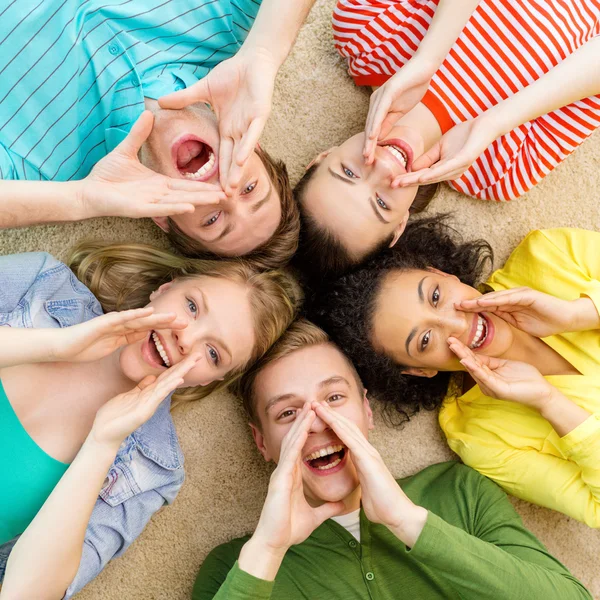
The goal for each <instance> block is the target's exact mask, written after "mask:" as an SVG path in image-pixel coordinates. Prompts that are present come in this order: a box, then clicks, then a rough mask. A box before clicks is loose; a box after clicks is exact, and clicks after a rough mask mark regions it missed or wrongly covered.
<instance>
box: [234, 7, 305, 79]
mask: <svg viewBox="0 0 600 600" xmlns="http://www.w3.org/2000/svg"><path fill="white" fill-rule="evenodd" d="M314 3H315V0H294V1H293V2H282V1H281V0H263V2H262V4H261V7H260V9H259V11H258V15H257V17H256V20H255V22H254V25H252V27H251V29H250V33H249V34H248V37H247V38H246V41H245V42H244V44H243V46H242V48H241V50H240V52H252V53H257V52H258V53H261V52H262V53H265V54H267V55H268V56H270V57H271V58H273V60H274V61H275V62H276V64H277V67H280V66H281V65H282V64H283V61H284V60H285V59H286V58H287V55H288V54H289V53H290V50H291V49H292V46H293V44H294V41H295V40H296V36H297V35H298V31H299V30H300V27H301V25H302V23H304V20H305V19H306V16H307V15H308V13H309V12H310V9H311V8H312V6H313V4H314Z"/></svg>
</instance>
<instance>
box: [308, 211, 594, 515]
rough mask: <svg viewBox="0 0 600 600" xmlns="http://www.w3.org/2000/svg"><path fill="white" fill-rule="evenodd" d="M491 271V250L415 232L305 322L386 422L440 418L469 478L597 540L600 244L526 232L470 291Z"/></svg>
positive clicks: (328, 291) (423, 226)
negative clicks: (556, 515) (562, 517)
mask: <svg viewBox="0 0 600 600" xmlns="http://www.w3.org/2000/svg"><path fill="white" fill-rule="evenodd" d="M490 263H491V248H490V246H489V244H487V242H485V241H483V240H477V241H471V242H465V241H463V240H462V239H461V238H460V236H459V234H458V232H456V231H455V230H454V229H452V228H451V227H449V226H448V225H447V224H446V223H445V219H444V218H443V217H431V218H427V219H422V220H416V221H414V222H412V223H409V225H408V227H407V229H406V232H405V235H404V236H403V238H402V240H401V241H400V243H399V244H398V245H396V246H395V247H394V248H390V249H388V250H387V251H385V252H384V253H382V254H381V255H380V256H378V257H376V258H375V259H373V260H372V261H371V262H369V263H367V264H365V265H364V267H362V268H360V269H358V270H356V271H355V272H353V273H350V274H348V275H346V276H343V277H341V278H339V280H338V281H336V282H331V283H330V284H324V285H323V286H322V288H321V290H320V293H319V299H318V301H317V302H318V304H317V305H315V306H314V308H313V311H314V314H313V318H314V319H315V320H316V321H317V322H318V323H319V324H320V325H321V326H322V327H324V328H325V330H326V331H327V332H328V333H329V334H330V335H331V336H332V337H333V338H334V339H335V340H336V342H337V343H339V344H340V346H341V347H343V348H344V349H345V350H346V352H348V354H349V356H350V357H351V358H352V359H353V360H354V362H355V364H356V366H357V368H358V371H359V373H360V374H361V376H362V377H363V378H364V381H365V383H366V385H367V386H368V388H369V389H370V390H371V392H372V393H374V394H375V396H376V397H377V398H378V399H380V400H382V401H384V402H386V403H387V404H388V406H389V407H390V409H392V411H393V409H394V407H396V408H397V409H398V411H400V412H399V414H400V415H401V416H405V415H406V414H410V413H412V412H414V411H415V410H418V409H419V408H429V409H433V408H437V407H438V406H441V410H440V414H439V422H440V425H441V427H442V429H443V431H444V433H445V434H446V437H447V439H448V444H449V445H450V448H451V449H452V450H453V451H454V452H456V453H457V454H458V455H459V456H460V457H461V458H462V460H463V461H464V462H465V464H467V465H469V466H471V467H473V468H474V469H477V470H478V471H480V472H481V473H483V474H484V475H486V476H487V477H489V478H491V479H493V480H494V481H496V482H497V483H498V484H499V485H501V486H502V487H503V488H504V489H505V490H506V491H507V492H509V493H511V494H514V495H515V496H517V497H519V498H522V499H524V500H528V501H529V502H533V503H534V504H539V505H541V506H545V507H547V508H551V509H553V510H558V511H560V512H562V513H565V514H566V515H569V516H571V517H573V518H575V519H577V520H579V521H583V522H584V523H586V524H587V525H589V526H590V527H600V233H598V232H594V231H585V230H582V229H547V230H542V231H533V232H531V233H530V234H529V235H527V237H526V238H525V239H524V240H523V241H522V242H521V243H520V244H519V245H518V246H517V248H516V249H515V250H514V252H513V253H512V254H511V255H510V257H509V259H508V260H507V261H506V263H505V264H504V266H503V267H502V268H501V269H499V270H498V271H496V272H494V273H493V274H492V275H491V277H489V278H488V279H487V281H486V282H485V284H483V285H481V286H479V287H478V288H477V287H474V286H477V284H478V283H479V282H481V281H482V280H483V279H484V277H483V276H484V273H485V271H486V267H487V266H489V265H490ZM482 293H483V295H482ZM453 373H454V374H455V375H452V374H453Z"/></svg>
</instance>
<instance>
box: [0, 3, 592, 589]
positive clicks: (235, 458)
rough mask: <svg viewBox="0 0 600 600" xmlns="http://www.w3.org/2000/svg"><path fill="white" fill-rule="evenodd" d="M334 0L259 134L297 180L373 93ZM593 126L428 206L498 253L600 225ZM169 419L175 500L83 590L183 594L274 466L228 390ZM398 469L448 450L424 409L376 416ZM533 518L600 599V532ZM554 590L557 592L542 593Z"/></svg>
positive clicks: (308, 35)
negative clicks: (551, 155) (529, 188)
mask: <svg viewBox="0 0 600 600" xmlns="http://www.w3.org/2000/svg"><path fill="white" fill-rule="evenodd" d="M333 4H334V0H318V1H317V3H316V6H315V7H314V9H313V11H312V13H311V15H310V16H309V19H308V21H307V23H306V25H305V26H304V28H303V30H302V32H301V34H300V37H299V39H298V42H297V44H296V47H295V49H294V51H293V54H292V56H291V57H290V58H289V60H288V61H287V63H286V64H285V65H284V67H283V69H282V71H281V73H280V75H279V79H278V82H277V91H276V94H275V99H274V105H275V109H274V111H273V116H272V118H271V121H270V123H269V125H268V128H267V132H266V134H265V136H264V139H263V143H264V145H265V147H266V148H267V149H268V150H269V151H272V152H273V153H274V154H276V155H277V156H279V157H281V158H283V159H285V160H286V161H287V162H288V165H289V168H290V171H291V174H292V176H293V179H294V181H295V180H297V179H298V177H299V176H300V174H301V172H302V169H303V166H304V165H305V164H307V163H308V162H309V160H310V159H311V158H312V157H313V155H314V154H315V153H316V152H317V151H320V150H323V149H325V148H327V147H329V146H331V145H334V144H335V143H337V142H339V141H342V140H344V139H346V138H347V137H348V136H350V135H352V134H354V133H356V132H358V131H359V130H360V129H361V127H362V126H363V123H364V117H365V115H366V110H367V106H368V94H367V92H366V91H365V90H358V89H357V88H355V87H354V85H353V84H352V82H351V80H350V79H349V77H348V76H347V75H346V73H345V69H344V65H343V63H342V61H341V60H340V59H339V58H338V57H337V55H336V54H335V52H334V49H333V43H332V39H331V29H330V15H331V10H332V8H333ZM599 166H600V133H596V135H595V136H593V138H592V139H591V140H588V141H587V142H586V143H585V144H584V145H583V146H582V147H581V148H579V150H577V152H576V153H575V155H573V156H571V157H570V158H569V159H568V160H567V161H566V162H565V163H564V164H562V165H561V166H560V167H559V168H558V169H556V171H555V172H553V173H552V174H551V175H550V176H549V177H547V178H546V180H545V181H543V182H542V184H541V185H539V186H538V187H537V188H536V189H535V190H534V191H533V192H531V193H530V194H529V195H528V196H526V197H523V198H520V199H519V200H517V201H514V202H512V203H507V204H493V203H486V202H483V201H481V200H470V199H467V198H464V197H461V196H460V195H459V194H457V193H454V192H451V191H450V190H449V189H448V188H446V187H445V188H444V190H443V192H442V194H441V195H440V196H439V197H438V199H437V200H436V201H435V202H434V205H433V208H434V209H435V210H443V211H447V210H454V209H456V211H457V217H456V221H457V223H458V225H459V226H460V229H461V230H462V231H464V232H465V234H467V235H471V236H483V237H485V238H487V239H488V240H489V241H490V242H491V244H492V246H493V247H494V248H495V250H496V256H497V261H498V262H497V264H498V265H501V264H502V262H503V261H504V259H505V258H506V257H507V255H508V253H509V252H510V251H511V249H512V248H513V247H514V246H515V245H516V244H517V243H518V242H519V241H520V240H521V238H523V236H524V235H525V234H526V233H527V232H528V231H529V230H531V229H536V228H544V227H557V226H572V227H584V228H588V229H596V230H600V209H599V208H598V207H599V202H598V199H599V196H600V174H599V173H598V167H599ZM90 235H93V236H100V237H102V238H107V239H116V240H122V241H124V240H138V241H145V242H147V241H155V242H158V243H161V244H164V241H163V240H161V238H160V236H159V235H158V230H157V229H155V228H154V227H153V226H152V225H151V224H150V223H141V222H133V221H128V220H119V219H105V220H96V221H93V222H91V221H90V222H86V223H82V224H78V225H72V226H56V227H38V228H31V229H26V230H20V231H9V232H2V233H0V252H1V253H2V254H7V253H12V252H25V251H31V250H46V251H49V252H52V253H54V254H55V255H57V256H59V257H60V256H61V255H62V254H63V252H64V250H65V249H66V248H67V247H68V246H69V245H70V244H71V243H73V242H75V241H77V240H78V239H79V238H81V237H84V236H90ZM175 422H176V425H177V430H178V433H179V438H180V440H181V445H182V446H183V450H184V453H185V458H186V471H187V481H186V483H185V485H184V487H183V489H182V490H181V493H180V494H179V497H178V498H177V500H176V501H175V504H174V505H173V506H172V507H170V508H167V509H164V510H163V511H162V512H161V513H160V514H159V515H157V516H156V517H155V518H154V519H153V520H152V522H151V523H150V524H149V526H148V527H147V528H146V530H145V531H144V533H143V534H142V536H141V537H140V538H139V539H138V540H137V542H136V543H135V544H134V545H133V546H132V547H131V548H130V549H129V551H128V552H127V553H126V555H125V556H124V557H122V558H120V559H118V560H115V561H113V562H112V563H111V564H110V565H109V567H108V568H107V569H106V570H105V571H104V573H102V575H101V576H100V577H98V579H97V580H96V581H94V582H93V583H92V584H91V585H90V586H89V587H88V588H87V589H86V590H85V591H84V592H82V593H81V594H80V595H79V596H78V598H81V600H153V599H160V600H163V599H171V598H173V599H177V600H183V599H185V598H189V595H190V590H191V587H192V584H193V581H194V576H195V573H196V571H197V569H198V567H199V566H200V564H201V562H202V560H203V559H204V557H205V556H206V554H207V553H208V552H209V550H210V549H211V548H212V547H213V546H215V545H216V544H219V543H221V542H224V541H226V540H228V539H229V538H231V537H233V536H239V535H242V534H244V533H246V532H248V531H250V530H252V529H253V527H254V525H255V523H256V521H257V519H258V515H259V512H260V508H261V504H262V500H263V497H264V492H265V490H266V486H267V481H268V473H269V469H268V468H267V467H266V465H265V464H263V463H262V459H260V457H259V455H258V453H257V452H255V451H254V448H253V446H252V443H251V440H250V436H249V435H248V430H247V428H246V426H245V424H244V420H243V418H242V416H241V414H240V412H239V410H238V409H237V407H236V404H235V402H234V401H233V399H232V398H231V397H229V396H228V395H226V394H220V395H217V396H214V397H211V398H208V399H206V400H204V401H202V402H201V403H199V404H197V405H195V406H188V407H185V408H183V409H181V410H180V412H179V413H177V414H176V416H175ZM373 441H374V443H375V445H376V446H377V447H378V448H379V449H380V451H381V452H382V454H383V456H384V458H385V460H386V462H387V464H388V465H389V466H390V468H391V471H392V473H393V474H394V475H395V476H404V475H408V474H411V473H414V472H415V471H417V470H419V469H422V468H423V467H425V466H427V465H429V464H431V463H435V462H439V461H443V460H447V459H450V458H452V453H451V452H450V451H449V450H448V448H447V446H446V444H445V443H444V441H443V438H442V435H441V433H440V431H439V429H438V426H437V422H436V419H435V415H434V414H432V413H428V414H422V415H420V416H418V417H417V418H415V419H414V420H412V421H411V422H410V423H409V424H408V425H407V426H406V427H405V428H404V429H402V430H400V431H394V430H391V429H388V428H386V427H385V425H384V424H383V423H382V422H381V419H378V421H377V429H376V431H375V432H374V435H373ZM516 506H517V509H518V511H519V512H520V514H521V515H522V516H523V519H524V521H525V523H526V525H527V526H528V527H530V528H531V529H532V530H533V531H534V532H535V534H536V535H538V537H539V538H540V539H541V540H542V541H543V542H544V543H545V544H546V546H548V548H549V549H550V551H551V552H553V553H554V554H555V555H556V556H557V557H558V558H559V559H560V560H561V561H563V562H564V563H565V564H566V565H567V566H568V567H569V568H570V569H571V570H572V572H573V573H574V574H575V575H576V576H577V577H579V578H580V579H581V580H582V581H583V582H584V583H585V584H586V585H587V586H588V587H589V588H590V589H591V590H592V593H593V594H594V596H595V597H596V598H599V599H600V567H599V563H598V557H599V556H600V532H598V531H595V530H592V529H589V528H588V527H586V526H584V525H582V524H581V523H577V522H575V521H573V520H571V519H569V518H568V517H565V516H563V515H561V514H558V513H553V512H551V511H548V510H544V509H540V508H537V507H535V506H531V505H529V504H527V503H525V502H516ZM548 600H560V599H550V598H549V599H548Z"/></svg>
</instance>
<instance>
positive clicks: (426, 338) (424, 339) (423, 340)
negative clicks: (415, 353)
mask: <svg viewBox="0 0 600 600" xmlns="http://www.w3.org/2000/svg"><path fill="white" fill-rule="evenodd" d="M430 338H431V331H428V332H427V333H426V334H425V335H424V336H423V337H422V338H421V348H420V350H421V352H423V351H424V350H425V348H427V345H428V344H429V340H430Z"/></svg>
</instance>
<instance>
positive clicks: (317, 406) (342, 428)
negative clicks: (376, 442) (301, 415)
mask: <svg viewBox="0 0 600 600" xmlns="http://www.w3.org/2000/svg"><path fill="white" fill-rule="evenodd" d="M312 407H313V410H314V411H315V413H316V414H317V416H318V417H319V418H320V419H322V420H323V421H324V422H325V423H327V425H329V426H330V427H331V428H332V429H333V431H334V432H335V433H336V434H337V436H338V437H339V438H340V440H342V442H344V444H346V446H348V448H349V449H350V450H351V451H352V452H353V453H354V454H355V455H356V454H358V455H361V454H364V451H365V450H366V449H367V448H368V447H369V446H370V444H369V442H368V441H367V439H366V438H365V436H364V435H363V434H362V432H361V431H360V429H358V427H357V426H356V425H355V424H354V423H352V421H349V420H348V419H346V418H345V417H343V416H342V415H340V414H339V413H338V412H336V411H335V410H332V409H331V408H330V407H329V406H328V405H327V404H325V403H323V402H313V404H312Z"/></svg>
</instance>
